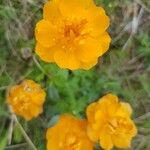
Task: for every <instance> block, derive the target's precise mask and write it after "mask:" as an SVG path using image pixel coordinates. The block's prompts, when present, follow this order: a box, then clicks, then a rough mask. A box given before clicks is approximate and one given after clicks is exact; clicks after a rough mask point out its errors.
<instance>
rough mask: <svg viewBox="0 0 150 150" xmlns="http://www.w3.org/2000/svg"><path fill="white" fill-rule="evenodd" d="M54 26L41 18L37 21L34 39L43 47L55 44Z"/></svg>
mask: <svg viewBox="0 0 150 150" xmlns="http://www.w3.org/2000/svg"><path fill="white" fill-rule="evenodd" d="M54 31H55V30H54V26H53V25H52V24H51V23H50V22H49V21H46V20H41V21H39V22H38V23H37V25H36V29H35V37H36V40H37V41H38V42H39V43H40V44H41V45H42V46H43V47H51V46H53V45H54V44H55V40H54V39H55V35H56V34H55V33H54Z"/></svg>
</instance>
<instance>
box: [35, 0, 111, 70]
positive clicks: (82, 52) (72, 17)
mask: <svg viewBox="0 0 150 150" xmlns="http://www.w3.org/2000/svg"><path fill="white" fill-rule="evenodd" d="M108 26H109V18H108V16H107V15H106V14H105V11H104V9H103V8H102V7H97V6H96V5H95V4H94V1H93V0H52V1H48V2H47V3H46V4H45V6H44V10H43V19H42V20H40V21H39V22H38V23H37V25H36V29H35V37H36V41H37V43H36V48H35V51H36V53H37V54H38V55H39V57H40V58H41V59H42V60H44V61H46V62H55V63H56V64H57V65H58V66H59V67H61V68H68V69H70V70H75V69H90V68H91V67H93V66H94V65H95V64H96V63H97V61H98V57H99V56H102V55H103V54H104V53H105V52H106V51H107V50H108V48H109V44H110V41H111V39H110V37H109V35H108V33H107V32H106V29H107V28H108Z"/></svg>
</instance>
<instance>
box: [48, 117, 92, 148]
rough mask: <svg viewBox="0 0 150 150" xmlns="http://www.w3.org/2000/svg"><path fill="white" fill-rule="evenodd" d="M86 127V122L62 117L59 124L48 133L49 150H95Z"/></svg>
mask: <svg viewBox="0 0 150 150" xmlns="http://www.w3.org/2000/svg"><path fill="white" fill-rule="evenodd" d="M86 126H87V122H86V121H85V120H79V119H77V118H75V117H73V116H70V115H62V116H60V118H59V121H58V123H57V124H56V125H55V126H54V127H51V128H49V129H48V131H47V134H46V137H47V141H48V143H47V150H93V143H92V142H91V141H90V140H89V139H88V136H87V134H86Z"/></svg>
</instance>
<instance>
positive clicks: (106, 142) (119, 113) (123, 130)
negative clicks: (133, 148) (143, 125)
mask: <svg viewBox="0 0 150 150" xmlns="http://www.w3.org/2000/svg"><path fill="white" fill-rule="evenodd" d="M86 113H87V118H88V130H87V132H88V135H89V137H90V139H91V140H92V141H95V142H96V141H99V143H100V145H101V147H102V148H104V149H105V150H110V149H112V148H113V146H116V147H119V148H127V147H130V143H131V139H132V138H133V137H134V136H135V135H136V134H137V129H136V127H135V124H134V122H133V121H132V120H131V118H130V116H131V113H132V109H131V107H130V105H129V104H128V103H123V102H119V101H118V97H117V96H115V95H111V94H108V95H106V96H104V97H102V98H101V99H100V100H99V101H98V102H95V103H92V104H90V105H89V106H88V107H87V110H86Z"/></svg>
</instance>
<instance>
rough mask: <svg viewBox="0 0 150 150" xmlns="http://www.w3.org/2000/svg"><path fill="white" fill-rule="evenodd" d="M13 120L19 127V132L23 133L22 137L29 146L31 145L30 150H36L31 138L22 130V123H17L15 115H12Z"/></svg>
mask: <svg viewBox="0 0 150 150" xmlns="http://www.w3.org/2000/svg"><path fill="white" fill-rule="evenodd" d="M14 121H15V122H16V124H17V126H18V127H19V129H20V131H21V133H22V134H23V136H24V138H25V139H26V141H27V143H28V144H29V146H30V147H31V149H32V150H37V148H36V147H35V145H34V144H33V143H32V141H31V139H30V138H29V136H28V135H27V134H26V132H25V131H24V129H23V127H22V125H21V124H20V123H19V121H18V119H17V117H16V115H14Z"/></svg>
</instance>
